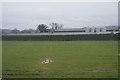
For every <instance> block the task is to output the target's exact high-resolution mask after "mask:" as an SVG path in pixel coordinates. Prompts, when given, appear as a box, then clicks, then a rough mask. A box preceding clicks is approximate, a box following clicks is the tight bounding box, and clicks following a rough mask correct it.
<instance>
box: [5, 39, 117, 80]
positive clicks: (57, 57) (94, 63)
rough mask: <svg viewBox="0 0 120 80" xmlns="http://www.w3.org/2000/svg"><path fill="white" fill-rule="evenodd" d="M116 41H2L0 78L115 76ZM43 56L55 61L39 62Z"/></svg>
mask: <svg viewBox="0 0 120 80" xmlns="http://www.w3.org/2000/svg"><path fill="white" fill-rule="evenodd" d="M117 44H118V43H117V41H68V42H67V41H61V42H60V41H42V42H39V41H36V42H35V41H20V42H19V41H3V78H117V77H118V73H117V72H118V55H117V54H118V45H117ZM45 58H48V59H52V60H54V62H52V63H49V64H42V63H41V59H45ZM37 71H39V72H37Z"/></svg>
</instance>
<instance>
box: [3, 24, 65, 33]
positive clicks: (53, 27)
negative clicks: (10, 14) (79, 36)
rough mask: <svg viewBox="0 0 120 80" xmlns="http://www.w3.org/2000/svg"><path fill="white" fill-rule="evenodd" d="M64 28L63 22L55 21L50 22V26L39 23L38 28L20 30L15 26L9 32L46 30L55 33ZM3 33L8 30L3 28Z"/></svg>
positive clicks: (42, 31) (39, 31)
mask: <svg viewBox="0 0 120 80" xmlns="http://www.w3.org/2000/svg"><path fill="white" fill-rule="evenodd" d="M62 28H63V25H62V24H59V23H56V22H53V23H50V24H49V26H48V25H46V24H39V25H38V26H37V28H36V29H24V30H21V31H20V30H18V29H17V28H15V29H13V30H10V31H9V32H10V33H16V34H17V33H46V32H50V33H54V31H55V30H57V29H62ZM2 33H3V34H5V33H6V31H5V30H2Z"/></svg>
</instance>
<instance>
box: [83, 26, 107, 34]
mask: <svg viewBox="0 0 120 80" xmlns="http://www.w3.org/2000/svg"><path fill="white" fill-rule="evenodd" d="M85 32H92V33H94V32H97V33H99V32H106V27H101V28H100V27H96V28H95V27H86V28H85Z"/></svg>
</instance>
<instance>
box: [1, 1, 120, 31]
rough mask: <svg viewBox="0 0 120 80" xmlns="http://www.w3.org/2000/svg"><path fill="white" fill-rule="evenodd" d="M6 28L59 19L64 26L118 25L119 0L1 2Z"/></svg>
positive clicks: (47, 22)
mask: <svg viewBox="0 0 120 80" xmlns="http://www.w3.org/2000/svg"><path fill="white" fill-rule="evenodd" d="M2 5H3V6H2V9H3V10H2V12H3V28H8V29H13V28H18V29H25V28H27V29H28V28H36V27H37V25H38V24H42V23H43V24H47V25H48V24H49V23H51V22H57V23H60V24H63V25H64V27H65V28H71V27H72V28H80V27H86V26H105V25H117V24H118V22H117V20H118V11H117V8H118V6H117V2H116V3H115V2H103V3H100V2H85V3H83V2H77V3H73V2H71V3H68V2H66V3H65V2H64V3H60V2H59V3H55V2H54V3H49V2H46V3H33V2H29V3H28V2H26V3H25V2H22V3H20V2H17V3H15V2H13V3H12V2H10V3H3V4H2Z"/></svg>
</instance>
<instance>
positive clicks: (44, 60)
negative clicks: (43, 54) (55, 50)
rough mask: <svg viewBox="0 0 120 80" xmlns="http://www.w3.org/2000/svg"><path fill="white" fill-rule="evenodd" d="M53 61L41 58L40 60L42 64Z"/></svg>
mask: <svg viewBox="0 0 120 80" xmlns="http://www.w3.org/2000/svg"><path fill="white" fill-rule="evenodd" d="M52 62H54V61H53V60H51V59H43V61H42V62H41V63H42V64H48V63H52Z"/></svg>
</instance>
